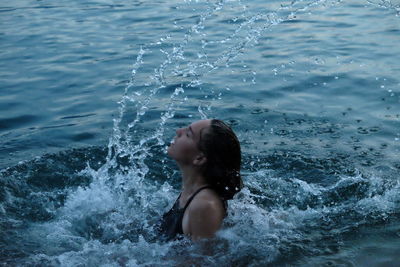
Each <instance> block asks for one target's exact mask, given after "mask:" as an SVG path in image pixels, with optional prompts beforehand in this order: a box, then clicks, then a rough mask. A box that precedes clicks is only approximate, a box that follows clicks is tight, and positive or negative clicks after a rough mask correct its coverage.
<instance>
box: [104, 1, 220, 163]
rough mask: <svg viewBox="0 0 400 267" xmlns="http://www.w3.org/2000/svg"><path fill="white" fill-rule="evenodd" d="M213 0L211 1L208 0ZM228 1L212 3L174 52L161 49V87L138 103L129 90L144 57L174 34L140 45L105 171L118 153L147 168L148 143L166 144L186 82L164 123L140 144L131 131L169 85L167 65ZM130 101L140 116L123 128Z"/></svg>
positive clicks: (157, 74)
mask: <svg viewBox="0 0 400 267" xmlns="http://www.w3.org/2000/svg"><path fill="white" fill-rule="evenodd" d="M207 2H208V3H210V1H207ZM223 3H224V1H218V2H217V3H215V4H211V3H210V5H211V6H212V8H209V9H208V11H207V12H206V13H205V14H202V15H201V16H200V19H199V21H198V22H197V23H196V24H195V25H193V26H191V27H190V29H189V30H187V32H186V33H185V36H184V40H183V42H182V43H181V44H180V45H178V46H174V47H173V51H172V52H171V53H168V52H166V51H163V50H161V52H163V53H164V54H165V55H166V59H165V60H164V62H163V63H162V64H161V65H160V66H159V67H158V68H157V69H155V70H154V76H153V79H154V80H155V81H156V82H157V83H156V84H157V86H156V87H154V88H153V89H151V90H150V93H149V95H148V96H147V97H146V99H145V100H144V101H143V102H138V101H136V99H135V95H133V96H129V95H128V92H129V89H130V88H131V87H132V86H134V84H135V76H136V73H137V71H138V70H139V68H140V67H141V65H142V64H143V60H142V59H143V56H144V54H145V53H146V50H147V49H148V48H151V47H153V46H156V45H160V44H162V43H164V42H165V41H167V40H168V39H169V38H170V37H169V36H167V37H165V38H161V39H160V40H159V41H158V42H155V43H150V44H148V45H145V46H142V47H141V48H140V51H139V53H138V55H137V57H136V61H135V63H134V64H133V69H132V74H131V78H130V81H129V83H128V85H127V86H126V88H125V92H124V95H123V97H122V99H121V100H120V101H119V102H118V103H119V105H120V106H119V116H118V118H116V119H114V127H113V135H112V136H111V138H110V141H109V144H108V155H107V160H106V164H105V165H104V166H103V167H102V168H103V169H104V170H106V169H108V168H110V167H115V166H116V162H115V160H113V158H114V157H115V156H119V157H124V156H128V157H129V158H130V161H131V162H132V163H135V164H138V165H139V169H141V170H142V169H146V165H145V164H144V159H145V158H146V156H147V155H149V148H148V147H146V146H145V144H146V143H147V142H149V141H151V140H154V139H156V140H157V141H158V142H157V143H158V145H162V144H163V143H164V142H163V140H162V139H161V137H162V136H163V133H164V125H165V123H166V122H167V120H168V119H170V118H172V117H173V116H174V111H173V108H174V106H175V104H174V101H173V100H174V98H175V97H176V96H178V95H180V94H181V93H183V92H184V90H183V87H182V85H181V86H180V87H177V88H175V92H174V93H173V94H172V95H171V97H170V99H171V101H170V103H169V105H168V106H167V112H166V113H164V114H163V115H162V117H161V122H160V123H159V125H158V127H157V130H156V132H155V133H154V134H153V135H152V136H150V137H148V138H146V139H143V140H141V141H140V142H139V144H136V145H134V146H132V145H133V142H132V140H131V136H130V135H129V131H130V130H131V129H132V128H134V127H135V125H136V124H137V123H138V122H139V120H140V118H141V117H142V116H143V115H145V114H146V111H147V109H148V108H147V107H148V104H149V103H150V101H151V100H152V98H153V97H154V95H156V94H157V92H158V91H159V90H160V89H161V88H164V87H165V86H166V84H165V78H164V71H165V69H166V68H167V66H168V65H170V64H172V63H174V61H175V60H177V59H179V58H183V53H184V50H185V47H186V46H187V44H188V43H189V41H190V39H191V36H192V35H193V34H198V33H199V32H200V30H201V28H202V25H203V24H204V22H205V20H206V19H207V18H208V17H210V16H211V15H212V14H213V13H214V12H215V11H217V10H219V9H220V8H221V7H222V5H223ZM129 102H132V103H133V102H138V103H137V106H138V108H137V112H136V118H135V119H134V120H133V121H132V122H131V123H129V124H128V127H127V128H126V129H125V130H122V129H121V122H122V119H123V116H124V114H125V110H126V107H127V104H128V103H129Z"/></svg>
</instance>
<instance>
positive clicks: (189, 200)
mask: <svg viewBox="0 0 400 267" xmlns="http://www.w3.org/2000/svg"><path fill="white" fill-rule="evenodd" d="M206 188H211V186H209V185H205V186H203V187H200V188H199V189H197V190H196V192H194V193H193V194H192V195H191V196H190V197H189V199H188V200H187V201H186V205H185V207H184V208H183V212H185V210H186V208H187V207H188V206H189V204H190V202H192V200H193V198H194V197H195V196H196V195H197V194H198V193H199V192H200V191H201V190H203V189H206ZM179 196H180V195H179Z"/></svg>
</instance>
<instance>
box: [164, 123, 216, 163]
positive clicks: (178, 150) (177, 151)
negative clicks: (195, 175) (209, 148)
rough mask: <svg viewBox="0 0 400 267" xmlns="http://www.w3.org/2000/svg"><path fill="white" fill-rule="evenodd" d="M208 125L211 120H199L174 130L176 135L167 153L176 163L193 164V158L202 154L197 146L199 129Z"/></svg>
mask: <svg viewBox="0 0 400 267" xmlns="http://www.w3.org/2000/svg"><path fill="white" fill-rule="evenodd" d="M210 125H211V120H201V121H196V122H194V123H192V124H191V125H189V126H188V127H186V128H180V129H178V130H176V136H175V138H174V139H173V141H172V142H171V145H170V146H169V147H168V155H169V156H170V157H171V158H173V159H174V160H176V161H177V162H178V163H181V164H184V165H190V164H193V162H194V160H196V158H198V157H199V155H201V154H202V153H201V151H200V150H199V149H198V148H197V144H198V142H199V140H200V133H201V130H202V129H205V128H208V127H210Z"/></svg>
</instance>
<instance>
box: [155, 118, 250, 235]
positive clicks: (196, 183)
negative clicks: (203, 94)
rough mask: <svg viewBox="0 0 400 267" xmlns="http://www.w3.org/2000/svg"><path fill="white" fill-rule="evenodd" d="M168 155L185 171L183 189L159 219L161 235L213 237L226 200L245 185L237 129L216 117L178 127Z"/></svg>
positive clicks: (225, 206) (222, 215) (220, 222)
mask: <svg viewBox="0 0 400 267" xmlns="http://www.w3.org/2000/svg"><path fill="white" fill-rule="evenodd" d="M168 155H169V156H170V157H171V158H172V159H174V160H175V161H176V163H177V164H178V166H179V169H180V171H181V173H182V191H181V194H180V195H179V197H178V199H177V200H176V202H175V204H174V205H173V207H172V209H171V210H170V211H169V212H167V213H165V214H164V215H163V217H162V219H161V221H160V224H159V227H158V230H159V232H160V234H161V236H162V237H163V239H164V240H172V239H175V238H178V237H181V236H182V235H186V236H188V237H190V238H191V239H192V240H197V239H201V238H210V237H213V236H214V234H215V232H216V231H218V229H219V228H220V227H221V224H222V220H223V219H224V217H225V216H226V210H227V200H229V199H232V198H233V196H234V195H235V194H236V193H237V192H239V191H240V190H241V188H242V186H243V185H242V179H241V176H240V164H241V152H240V144H239V141H238V139H237V137H236V135H235V133H234V132H233V131H232V129H231V128H230V127H229V126H227V125H226V124H225V123H224V122H222V121H220V120H217V119H212V120H201V121H197V122H194V123H192V124H191V125H189V126H188V127H186V128H181V129H178V130H177V131H176V136H175V138H174V140H173V141H172V142H171V145H170V146H169V147H168Z"/></svg>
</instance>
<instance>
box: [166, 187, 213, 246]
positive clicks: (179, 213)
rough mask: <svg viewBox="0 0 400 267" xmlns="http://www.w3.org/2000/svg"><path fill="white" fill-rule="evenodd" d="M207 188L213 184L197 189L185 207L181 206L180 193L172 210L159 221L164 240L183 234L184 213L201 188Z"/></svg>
mask: <svg viewBox="0 0 400 267" xmlns="http://www.w3.org/2000/svg"><path fill="white" fill-rule="evenodd" d="M206 188H211V186H209V185H206V186H203V187H200V188H199V189H197V191H196V192H194V193H193V195H191V196H190V198H189V199H188V200H187V202H186V205H185V207H183V209H180V208H179V198H180V197H181V195H180V194H179V197H178V199H177V200H176V201H175V204H174V206H173V207H172V208H171V210H170V211H168V212H167V213H165V214H164V215H163V217H162V219H161V220H160V222H159V225H158V231H159V233H160V235H161V236H162V240H165V241H169V240H172V239H174V238H176V237H179V236H178V235H183V229H182V219H183V215H184V214H185V210H186V208H187V207H188V206H189V204H190V202H191V201H192V200H193V198H194V197H195V196H196V195H197V194H198V193H199V192H200V191H201V190H203V189H206Z"/></svg>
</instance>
